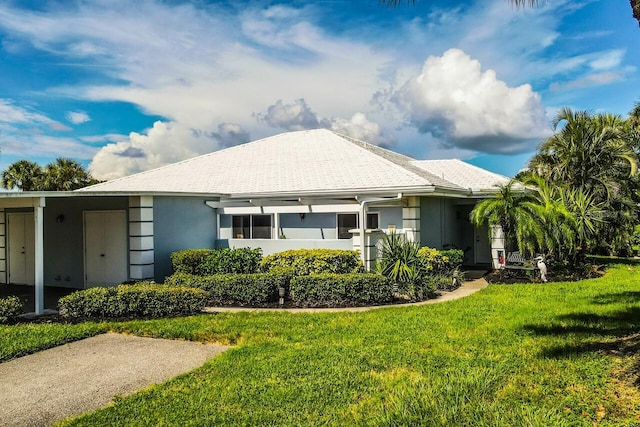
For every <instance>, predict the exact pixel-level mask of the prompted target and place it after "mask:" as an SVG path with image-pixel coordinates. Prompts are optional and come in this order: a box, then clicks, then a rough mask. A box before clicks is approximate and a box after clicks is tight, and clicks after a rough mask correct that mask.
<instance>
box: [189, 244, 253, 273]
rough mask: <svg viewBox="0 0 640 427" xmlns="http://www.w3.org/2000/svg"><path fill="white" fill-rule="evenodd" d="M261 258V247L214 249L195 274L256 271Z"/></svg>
mask: <svg viewBox="0 0 640 427" xmlns="http://www.w3.org/2000/svg"><path fill="white" fill-rule="evenodd" d="M261 260H262V249H260V248H237V249H229V248H223V249H216V250H215V251H212V252H211V253H210V254H209V256H207V257H206V259H205V260H204V263H203V265H202V268H201V269H200V272H198V273H195V274H201V275H203V276H210V275H214V274H251V273H257V272H258V267H259V266H260V261H261ZM185 273H186V272H185Z"/></svg>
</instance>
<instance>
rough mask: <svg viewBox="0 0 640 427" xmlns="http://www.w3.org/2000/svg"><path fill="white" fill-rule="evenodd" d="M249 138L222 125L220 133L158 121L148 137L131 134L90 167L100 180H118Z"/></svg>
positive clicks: (104, 149)
mask: <svg viewBox="0 0 640 427" xmlns="http://www.w3.org/2000/svg"><path fill="white" fill-rule="evenodd" d="M248 138H249V134H248V133H247V132H246V131H245V130H244V129H243V128H242V127H241V126H238V125H234V124H231V123H222V124H221V125H219V126H218V132H207V131H202V130H198V129H193V128H189V127H185V126H183V125H182V124H180V123H175V122H162V121H157V122H155V123H154V124H153V127H152V128H151V129H149V130H148V131H147V132H146V134H140V133H137V132H131V134H130V135H129V137H128V139H126V140H122V141H119V142H116V143H111V144H108V145H106V146H104V147H102V148H101V149H100V150H99V151H98V152H97V153H96V155H95V156H94V158H93V161H92V162H91V163H90V164H89V171H90V172H91V174H92V175H93V176H94V177H96V178H97V179H101V180H106V179H114V178H119V177H121V176H125V175H129V174H132V173H136V172H141V171H144V170H147V169H152V168H156V167H160V166H164V165H166V164H169V163H173V162H177V161H180V160H184V159H188V158H190V157H194V156H197V155H200V154H204V153H209V152H211V151H215V150H217V149H219V148H221V147H224V146H228V145H229V144H233V143H234V142H235V143H238V142H246V141H245V140H247V139H248Z"/></svg>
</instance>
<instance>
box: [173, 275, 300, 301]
mask: <svg viewBox="0 0 640 427" xmlns="http://www.w3.org/2000/svg"><path fill="white" fill-rule="evenodd" d="M290 277H291V276H290V275H287V274H284V273H257V274H216V275H211V276H197V275H193V274H185V273H175V274H173V275H171V276H169V277H167V279H166V280H165V284H168V285H171V286H189V287H194V288H198V289H202V290H204V291H206V292H207V293H208V301H207V302H208V304H211V305H251V306H257V305H265V304H269V303H273V302H277V301H278V297H279V296H278V288H280V287H284V288H285V289H287V288H288V282H289V280H290Z"/></svg>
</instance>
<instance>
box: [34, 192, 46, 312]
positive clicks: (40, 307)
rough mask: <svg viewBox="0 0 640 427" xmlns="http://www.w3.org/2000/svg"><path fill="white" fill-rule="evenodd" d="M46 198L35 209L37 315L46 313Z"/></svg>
mask: <svg viewBox="0 0 640 427" xmlns="http://www.w3.org/2000/svg"><path fill="white" fill-rule="evenodd" d="M43 219H44V198H41V199H40V203H38V205H37V206H35V207H34V208H33V220H34V221H33V222H34V226H35V267H36V271H35V282H36V283H35V293H36V303H35V309H36V310H35V311H36V314H42V313H43V312H44V221H43Z"/></svg>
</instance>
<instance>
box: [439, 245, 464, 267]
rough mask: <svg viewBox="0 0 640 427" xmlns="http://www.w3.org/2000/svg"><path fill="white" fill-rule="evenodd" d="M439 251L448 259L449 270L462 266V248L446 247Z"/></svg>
mask: <svg viewBox="0 0 640 427" xmlns="http://www.w3.org/2000/svg"><path fill="white" fill-rule="evenodd" d="M440 253H441V254H442V256H443V257H445V258H447V259H448V266H447V268H448V269H449V271H453V270H455V269H459V268H460V267H462V262H463V261H464V251H463V250H462V249H447V250H444V251H440Z"/></svg>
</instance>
